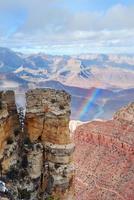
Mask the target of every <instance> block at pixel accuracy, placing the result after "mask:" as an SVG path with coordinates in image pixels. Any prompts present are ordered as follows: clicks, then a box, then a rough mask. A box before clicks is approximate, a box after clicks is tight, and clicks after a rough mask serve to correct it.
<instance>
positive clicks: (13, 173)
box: [7, 167, 18, 180]
mask: <svg viewBox="0 0 134 200" xmlns="http://www.w3.org/2000/svg"><path fill="white" fill-rule="evenodd" d="M17 177H18V170H17V169H15V168H13V167H12V168H11V169H10V171H9V172H7V178H8V179H11V180H16V179H17Z"/></svg>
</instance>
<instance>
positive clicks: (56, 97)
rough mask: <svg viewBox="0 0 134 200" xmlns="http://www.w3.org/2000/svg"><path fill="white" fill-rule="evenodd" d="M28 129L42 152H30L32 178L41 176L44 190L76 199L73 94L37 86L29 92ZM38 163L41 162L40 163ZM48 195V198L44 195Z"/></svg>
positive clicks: (55, 195)
mask: <svg viewBox="0 0 134 200" xmlns="http://www.w3.org/2000/svg"><path fill="white" fill-rule="evenodd" d="M26 102H27V108H26V119H25V123H26V132H27V134H28V137H29V138H30V141H31V143H32V144H34V145H36V146H39V145H40V146H42V147H41V151H40V153H39V152H38V153H33V152H32V154H31V153H30V154H28V160H31V161H32V165H31V166H32V167H31V170H30V173H29V174H30V176H31V178H33V179H35V178H40V184H41V185H40V193H44V192H45V193H44V194H43V195H44V196H46V197H48V196H52V197H53V198H57V199H60V200H73V199H74V191H73V178H74V166H73V157H72V155H73V151H74V145H73V144H72V143H71V140H70V133H69V120H70V119H69V117H70V96H69V95H68V94H67V93H65V92H64V91H55V90H52V89H43V90H41V89H35V90H31V91H28V92H27V93H26ZM38 162H39V163H40V164H38ZM44 198H45V197H44Z"/></svg>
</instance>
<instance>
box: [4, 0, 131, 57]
mask: <svg viewBox="0 0 134 200" xmlns="http://www.w3.org/2000/svg"><path fill="white" fill-rule="evenodd" d="M0 46H4V47H9V48H12V49H15V50H18V51H22V52H45V53H49V54H78V53H134V1H133V0H120V1H119V0H0Z"/></svg>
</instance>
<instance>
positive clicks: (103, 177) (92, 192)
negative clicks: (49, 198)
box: [74, 103, 134, 200]
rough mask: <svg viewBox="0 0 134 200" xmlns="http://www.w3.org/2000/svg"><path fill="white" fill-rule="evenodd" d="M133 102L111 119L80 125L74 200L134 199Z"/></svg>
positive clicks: (77, 139) (77, 138) (76, 154)
mask: <svg viewBox="0 0 134 200" xmlns="http://www.w3.org/2000/svg"><path fill="white" fill-rule="evenodd" d="M133 116H134V103H133V104H130V105H129V106H127V107H125V108H122V109H121V110H120V111H118V112H117V113H116V114H115V116H114V120H110V121H105V122H102V121H93V122H90V123H87V124H84V125H81V126H79V127H78V128H77V129H76V131H75V134H74V141H75V145H76V151H75V156H74V157H75V162H76V169H77V170H76V195H77V196H76V199H77V200H96V199H97V200H133V199H134V173H133V172H134V123H133V122H134V119H133Z"/></svg>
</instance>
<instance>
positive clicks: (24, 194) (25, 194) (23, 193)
mask: <svg viewBox="0 0 134 200" xmlns="http://www.w3.org/2000/svg"><path fill="white" fill-rule="evenodd" d="M18 191H19V199H25V200H28V199H30V198H31V192H30V191H27V189H23V190H21V189H19V190H18Z"/></svg>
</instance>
